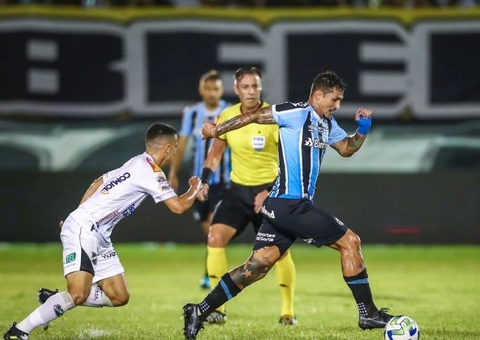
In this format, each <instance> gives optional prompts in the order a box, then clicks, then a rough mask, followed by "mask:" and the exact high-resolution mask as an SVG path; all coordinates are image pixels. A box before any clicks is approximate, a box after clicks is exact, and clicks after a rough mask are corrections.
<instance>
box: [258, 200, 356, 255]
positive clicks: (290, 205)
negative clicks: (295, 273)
mask: <svg viewBox="0 0 480 340" xmlns="http://www.w3.org/2000/svg"><path fill="white" fill-rule="evenodd" d="M262 214H263V216H264V221H263V224H262V225H261V227H260V229H259V231H258V233H257V236H256V239H255V243H254V245H253V249H254V250H256V249H260V248H262V247H265V246H272V245H276V246H277V247H278V248H279V249H280V252H281V254H283V253H284V252H286V251H287V249H288V248H289V247H290V246H291V245H292V244H293V242H294V241H295V239H297V238H300V239H303V241H305V242H306V243H308V244H311V245H314V246H315V247H321V246H323V245H328V244H332V243H334V242H335V241H337V240H338V239H340V238H341V237H342V236H343V235H345V233H346V232H347V226H346V225H345V224H344V223H343V222H342V221H340V220H339V219H338V218H336V217H335V216H332V215H330V214H329V213H327V212H326V211H325V210H323V209H321V208H319V207H317V206H315V205H314V204H313V202H312V201H310V200H308V199H295V200H292V199H284V198H267V199H266V200H265V203H264V205H263V208H262Z"/></svg>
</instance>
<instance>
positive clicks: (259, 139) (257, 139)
mask: <svg viewBox="0 0 480 340" xmlns="http://www.w3.org/2000/svg"><path fill="white" fill-rule="evenodd" d="M252 145H253V148H254V149H255V151H260V150H262V149H263V148H265V136H253V137H252Z"/></svg>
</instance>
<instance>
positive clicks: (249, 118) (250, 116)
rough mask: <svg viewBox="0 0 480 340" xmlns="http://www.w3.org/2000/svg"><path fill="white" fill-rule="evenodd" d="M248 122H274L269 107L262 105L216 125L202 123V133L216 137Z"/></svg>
mask: <svg viewBox="0 0 480 340" xmlns="http://www.w3.org/2000/svg"><path fill="white" fill-rule="evenodd" d="M250 123H258V124H275V123H276V122H275V120H274V119H273V115H272V109H271V107H264V108H261V109H259V110H255V111H252V112H246V113H243V114H241V115H238V116H235V117H233V118H231V119H229V120H227V121H225V122H223V123H221V124H218V125H217V126H213V125H210V124H204V126H203V128H202V134H203V135H204V136H205V137H218V136H221V135H223V134H224V133H226V132H228V131H232V130H237V129H239V128H241V127H243V126H245V125H248V124H250Z"/></svg>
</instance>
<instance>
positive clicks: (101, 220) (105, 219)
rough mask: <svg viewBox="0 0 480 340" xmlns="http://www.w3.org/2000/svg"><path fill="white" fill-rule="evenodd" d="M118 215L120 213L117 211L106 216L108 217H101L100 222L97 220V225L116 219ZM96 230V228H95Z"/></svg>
mask: <svg viewBox="0 0 480 340" xmlns="http://www.w3.org/2000/svg"><path fill="white" fill-rule="evenodd" d="M118 215H120V211H118V210H115V211H112V212H111V213H110V214H108V215H106V216H104V217H102V218H101V219H100V220H98V222H97V225H98V224H101V223H103V222H105V221H108V220H111V219H113V218H115V217H117V216H118ZM97 229H98V226H97ZM97 231H98V230H97Z"/></svg>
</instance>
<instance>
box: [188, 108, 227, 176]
mask: <svg viewBox="0 0 480 340" xmlns="http://www.w3.org/2000/svg"><path fill="white" fill-rule="evenodd" d="M229 106H230V104H229V103H227V102H226V101H225V100H221V101H220V105H219V106H218V108H217V109H216V110H215V111H208V110H207V109H206V107H205V104H204V103H203V102H198V103H196V104H195V105H192V106H187V107H186V108H185V109H184V110H183V118H182V126H181V129H180V136H188V137H189V138H192V139H193V171H192V175H193V176H201V175H202V169H203V162H204V161H205V158H206V157H207V154H208V151H209V150H210V147H211V145H212V143H213V141H214V139H210V138H209V139H205V140H202V132H201V131H202V125H203V122H204V121H206V122H209V123H214V122H216V121H217V117H218V116H219V115H220V113H222V112H223V110H224V109H226V108H227V107H229ZM230 172H231V161H230V149H229V148H228V147H227V149H226V150H225V153H224V154H223V158H222V161H221V163H220V165H219V166H218V167H217V169H216V170H215V172H214V174H213V176H212V179H211V181H210V184H218V183H229V182H230Z"/></svg>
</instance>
